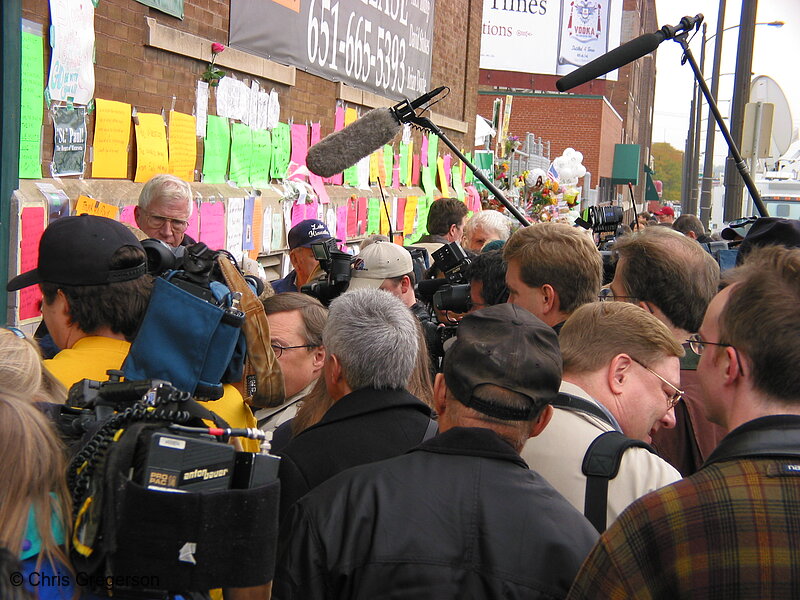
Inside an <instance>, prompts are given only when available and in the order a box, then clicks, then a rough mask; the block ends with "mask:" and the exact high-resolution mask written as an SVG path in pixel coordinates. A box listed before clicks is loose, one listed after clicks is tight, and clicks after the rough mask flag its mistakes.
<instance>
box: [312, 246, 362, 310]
mask: <svg viewBox="0 0 800 600" xmlns="http://www.w3.org/2000/svg"><path fill="white" fill-rule="evenodd" d="M338 241H339V240H337V239H335V238H330V239H327V240H324V241H322V242H314V243H313V244H311V251H312V252H313V253H314V258H315V259H317V261H319V266H320V267H322V270H323V271H325V278H324V279H319V280H317V281H312V282H311V283H307V284H306V285H304V286H303V287H302V288H300V291H301V292H303V293H304V294H308V295H309V296H313V297H314V298H316V299H317V300H319V301H320V302H322V303H323V304H324V305H325V306H327V305H328V304H330V303H331V301H332V300H333V299H334V298H336V297H337V296H339V295H340V294H342V293H343V292H345V291H346V290H347V287H348V286H349V285H350V277H351V270H350V265H351V263H352V261H353V257H352V256H350V255H349V254H348V253H347V252H342V251H341V250H339V247H338V246H337V245H336V243H337V242H338Z"/></svg>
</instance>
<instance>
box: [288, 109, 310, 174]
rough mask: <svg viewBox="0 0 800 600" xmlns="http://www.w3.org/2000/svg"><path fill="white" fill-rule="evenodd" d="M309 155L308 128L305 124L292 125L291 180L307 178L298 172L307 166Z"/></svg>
mask: <svg viewBox="0 0 800 600" xmlns="http://www.w3.org/2000/svg"><path fill="white" fill-rule="evenodd" d="M306 155H308V127H307V126H306V125H305V124H303V123H292V154H291V158H290V159H289V173H290V175H289V177H288V178H289V179H302V180H305V179H306V176H305V175H302V174H300V173H297V172H296V171H297V170H298V169H300V168H301V167H305V166H306Z"/></svg>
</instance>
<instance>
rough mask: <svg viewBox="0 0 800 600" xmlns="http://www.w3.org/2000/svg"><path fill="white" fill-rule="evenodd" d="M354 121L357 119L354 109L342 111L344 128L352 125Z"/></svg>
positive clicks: (356, 112)
mask: <svg viewBox="0 0 800 600" xmlns="http://www.w3.org/2000/svg"><path fill="white" fill-rule="evenodd" d="M356 119H358V111H357V110H356V109H355V108H348V109H347V110H345V111H344V126H345V127H347V126H348V125H350V123H352V122H353V121H355V120H356Z"/></svg>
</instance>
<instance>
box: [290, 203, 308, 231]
mask: <svg viewBox="0 0 800 600" xmlns="http://www.w3.org/2000/svg"><path fill="white" fill-rule="evenodd" d="M305 219H306V205H305V202H303V203H298V202H295V203H294V204H293V205H292V227H294V226H295V225H297V224H298V223H299V222H300V221H304V220H305Z"/></svg>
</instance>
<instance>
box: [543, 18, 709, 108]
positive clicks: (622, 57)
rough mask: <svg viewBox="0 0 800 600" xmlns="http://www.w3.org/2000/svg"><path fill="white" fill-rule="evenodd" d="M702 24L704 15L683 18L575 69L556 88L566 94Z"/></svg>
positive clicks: (558, 82) (557, 82)
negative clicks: (674, 24) (676, 23)
mask: <svg viewBox="0 0 800 600" xmlns="http://www.w3.org/2000/svg"><path fill="white" fill-rule="evenodd" d="M702 22H703V15H697V16H695V17H683V19H681V22H680V23H679V24H678V25H677V26H675V27H672V26H670V25H665V26H664V27H662V28H661V29H659V30H658V31H656V32H655V33H646V34H644V35H641V36H639V37H638V38H636V39H633V40H631V41H630V42H627V43H625V44H622V46H620V47H619V48H614V49H613V50H612V51H611V52H607V53H606V54H604V55H603V56H598V57H597V58H595V59H594V60H593V61H592V62H590V63H587V64H585V65H583V66H582V67H579V68H578V69H575V70H574V71H573V72H572V73H569V74H568V75H565V76H564V77H562V78H561V79H559V80H558V81H556V88H558V91H559V92H566V91H567V90H571V89H572V88H574V87H577V86H579V85H581V84H584V83H586V82H587V81H591V80H592V79H596V78H597V77H600V76H601V75H605V74H606V73H608V72H610V71H613V70H614V69H619V68H620V67H624V66H625V65H627V64H628V63H632V62H633V61H635V60H636V59H637V58H641V57H642V56H644V55H645V54H650V53H651V52H652V51H653V50H655V49H656V48H658V45H659V44H660V43H661V42H663V41H664V40H668V39H672V38H674V37H675V35H676V34H679V33H681V32H684V31H690V30H691V29H692V28H693V27H699V26H700V23H702Z"/></svg>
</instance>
